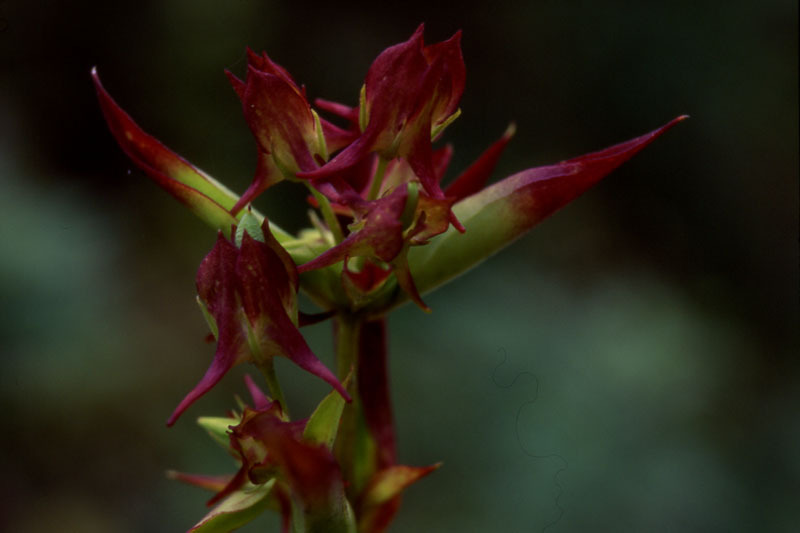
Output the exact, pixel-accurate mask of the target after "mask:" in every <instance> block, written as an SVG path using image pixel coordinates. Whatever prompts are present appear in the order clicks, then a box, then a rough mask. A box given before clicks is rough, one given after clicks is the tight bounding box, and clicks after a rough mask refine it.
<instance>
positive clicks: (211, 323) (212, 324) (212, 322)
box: [194, 296, 219, 339]
mask: <svg viewBox="0 0 800 533" xmlns="http://www.w3.org/2000/svg"><path fill="white" fill-rule="evenodd" d="M194 299H195V301H196V302H197V305H198V306H199V307H200V312H201V313H203V318H205V319H206V324H208V329H210V330H211V334H212V335H213V336H214V338H215V339H217V338H218V337H219V328H218V327H217V320H216V319H215V318H214V317H213V316H212V315H211V313H209V312H208V307H206V304H205V302H203V300H202V299H201V298H200V296H195V298H194Z"/></svg>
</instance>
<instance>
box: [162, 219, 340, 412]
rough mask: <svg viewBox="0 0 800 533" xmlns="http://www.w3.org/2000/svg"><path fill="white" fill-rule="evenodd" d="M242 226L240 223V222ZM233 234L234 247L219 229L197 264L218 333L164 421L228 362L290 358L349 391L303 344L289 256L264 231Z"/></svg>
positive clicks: (201, 287)
mask: <svg viewBox="0 0 800 533" xmlns="http://www.w3.org/2000/svg"><path fill="white" fill-rule="evenodd" d="M240 227H241V228H242V229H244V225H241V226H240ZM253 233H254V234H255V236H256V238H258V240H256V238H254V237H253V236H252V235H251V234H250V232H248V231H244V230H242V231H240V232H239V233H238V234H237V241H239V243H238V244H239V247H237V246H236V244H235V243H232V242H230V241H229V240H228V239H226V238H225V237H224V236H223V235H222V233H221V232H220V233H219V235H218V237H217V242H216V244H215V245H214V248H213V249H212V250H211V252H209V254H208V255H207V256H206V257H205V259H203V261H202V263H200V268H199V269H198V271H197V293H198V295H199V300H200V302H201V304H202V305H203V308H204V310H207V315H208V316H209V317H210V320H209V322H210V324H211V327H212V331H213V332H214V333H215V337H216V338H217V350H216V353H215V355H214V360H213V362H212V363H211V366H210V367H209V369H208V371H207V372H206V374H205V375H204V376H203V378H202V379H201V380H200V382H199V383H198V384H197V386H196V387H195V388H194V389H192V391H191V392H189V394H188V395H187V396H186V397H185V398H184V399H183V401H181V402H180V404H179V405H178V407H177V408H176V409H175V411H174V412H173V413H172V415H171V416H170V417H169V420H168V422H167V424H168V425H172V424H174V423H175V421H176V420H177V418H178V417H179V416H180V415H181V414H182V413H183V412H184V411H185V410H186V409H187V408H188V407H189V406H190V405H191V404H192V403H194V402H195V401H196V400H197V399H198V398H199V397H200V396H202V395H203V394H205V393H206V392H208V391H209V390H210V389H211V388H212V387H213V386H214V385H216V384H217V383H218V382H219V380H220V379H222V376H224V375H225V374H226V373H227V372H228V371H229V370H230V369H231V368H233V366H235V365H237V364H239V363H242V362H245V361H252V362H255V363H256V364H258V365H270V366H271V364H272V362H271V360H272V358H273V357H275V356H283V357H287V358H288V359H290V360H291V361H292V362H294V363H295V364H296V365H297V366H299V367H300V368H302V369H303V370H306V371H308V372H310V373H312V374H314V375H316V376H318V377H320V378H321V379H323V380H325V381H327V382H328V383H329V384H331V386H333V387H334V388H335V389H336V390H337V391H338V392H339V393H340V394H341V395H342V397H343V398H345V399H347V400H348V401H349V400H350V396H349V395H348V394H347V391H346V390H345V389H344V387H343V386H342V384H341V383H339V380H337V379H336V377H335V376H334V375H333V373H331V371H330V370H328V369H327V368H326V367H325V366H324V365H323V364H322V363H321V362H320V361H319V359H317V357H316V356H315V355H314V354H313V352H312V351H311V349H310V348H309V347H308V344H307V343H306V341H305V339H304V338H303V336H302V334H301V333H300V331H299V330H298V328H297V326H298V323H299V315H298V309H297V291H298V278H297V268H296V267H295V265H294V262H293V261H292V258H291V257H290V256H289V254H288V253H287V252H286V250H284V249H283V248H282V247H281V245H280V244H279V243H278V241H277V240H275V238H274V237H273V236H272V234H271V233H270V231H269V226H268V224H267V223H266V222H265V223H264V224H263V225H262V227H261V230H260V231H257V232H256V231H254V232H253Z"/></svg>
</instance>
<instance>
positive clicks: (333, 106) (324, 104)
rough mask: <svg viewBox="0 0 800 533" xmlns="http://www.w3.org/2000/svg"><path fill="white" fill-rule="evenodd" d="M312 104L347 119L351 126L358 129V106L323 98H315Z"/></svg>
mask: <svg viewBox="0 0 800 533" xmlns="http://www.w3.org/2000/svg"><path fill="white" fill-rule="evenodd" d="M314 105H316V106H317V107H318V108H320V109H322V110H323V111H327V112H328V113H332V114H334V115H336V116H337V117H342V118H343V119H345V120H347V121H348V122H349V123H350V125H351V126H352V127H354V128H355V129H358V108H357V107H350V106H349V105H345V104H340V103H339V102H332V101H330V100H325V99H323V98H316V99H315V100H314Z"/></svg>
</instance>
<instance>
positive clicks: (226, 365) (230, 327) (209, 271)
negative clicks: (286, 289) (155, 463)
mask: <svg viewBox="0 0 800 533" xmlns="http://www.w3.org/2000/svg"><path fill="white" fill-rule="evenodd" d="M237 255H238V251H237V250H236V247H235V246H234V245H233V244H231V243H230V242H228V241H227V240H226V239H225V238H224V237H223V236H222V234H221V233H220V234H219V235H218V237H217V243H216V244H215V245H214V248H213V249H212V250H211V252H210V253H209V254H208V255H207V256H206V257H205V259H203V261H202V262H201V263H200V268H199V269H198V271H197V293H198V295H199V296H200V299H201V300H203V302H204V303H205V305H206V307H207V309H208V312H209V314H211V316H213V317H214V319H215V320H216V323H217V329H218V335H219V336H218V339H217V351H216V353H215V354H214V360H213V361H212V363H211V366H210V367H209V368H208V370H207V371H206V373H205V375H204V376H203V378H202V379H201V380H200V383H198V384H197V386H196V387H195V388H194V389H192V391H191V392H190V393H189V394H188V395H187V396H186V397H185V398H184V399H183V401H181V403H180V404H179V405H178V407H177V408H176V409H175V411H174V412H173V413H172V415H171V416H170V417H169V420H168V421H167V425H168V426H171V425H172V424H174V423H175V421H176V420H177V419H178V417H179V416H180V415H181V414H182V413H183V412H184V411H185V410H186V409H187V408H188V407H189V406H190V405H191V404H192V403H194V402H195V400H197V399H198V398H200V396H202V395H203V394H205V393H206V392H208V391H209V390H210V389H211V388H212V387H213V386H214V385H216V384H217V383H218V382H219V380H220V379H222V376H224V375H225V374H226V373H227V372H228V371H229V370H230V369H231V368H233V366H234V365H236V364H238V363H240V362H242V361H244V360H245V359H246V357H247V348H246V343H247V338H246V334H245V332H244V331H243V330H242V326H241V320H240V319H239V317H238V316H237V315H238V313H237V304H236V272H235V268H236V258H237Z"/></svg>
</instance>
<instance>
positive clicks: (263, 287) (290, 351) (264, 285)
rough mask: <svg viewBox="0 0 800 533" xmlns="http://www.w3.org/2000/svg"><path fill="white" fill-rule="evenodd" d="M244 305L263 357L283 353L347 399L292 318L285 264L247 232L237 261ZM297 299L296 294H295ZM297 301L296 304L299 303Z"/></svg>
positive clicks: (339, 384) (240, 290)
mask: <svg viewBox="0 0 800 533" xmlns="http://www.w3.org/2000/svg"><path fill="white" fill-rule="evenodd" d="M236 275H237V278H238V282H239V294H240V298H241V301H242V306H243V308H244V312H245V314H246V315H247V318H248V320H249V322H250V324H251V327H252V330H253V332H254V335H255V338H256V341H257V342H258V344H259V346H260V348H261V354H259V355H258V356H259V357H274V356H283V357H286V358H288V359H290V360H291V361H292V362H294V363H295V364H296V365H297V366H299V367H300V368H302V369H303V370H306V371H308V372H310V373H312V374H314V375H315V376H317V377H319V378H321V379H323V380H324V381H327V382H328V383H329V384H330V385H331V386H333V387H334V388H335V389H336V390H337V391H339V393H340V394H341V395H342V397H343V398H345V399H346V400H347V401H350V396H349V395H348V394H347V391H346V390H345V389H344V387H343V386H342V384H341V383H339V380H337V379H336V376H334V375H333V373H332V372H331V371H330V370H328V368H327V367H326V366H325V365H323V364H322V362H321V361H320V360H319V359H317V357H316V356H315V355H314V353H313V352H312V351H311V348H309V347H308V344H306V341H305V339H304V338H303V336H302V335H301V334H300V331H299V330H298V329H297V326H296V325H295V324H294V322H293V321H292V320H291V319H290V317H289V315H288V314H287V309H286V307H285V301H283V300H282V298H281V296H280V294H286V293H287V290H288V287H289V285H288V283H289V281H288V277H287V273H286V271H285V270H284V265H283V263H282V262H281V261H280V259H279V258H278V257H277V255H276V254H275V253H273V252H272V251H271V250H270V248H269V246H268V245H266V244H264V243H261V242H258V241H256V240H255V239H253V238H251V237H250V236H249V235H247V234H245V235H244V237H243V239H242V248H241V254H240V256H239V258H238V261H237V264H236ZM291 297H292V298H295V299H296V295H291ZM294 302H296V300H294V301H293V303H292V305H296V304H295V303H294Z"/></svg>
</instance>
